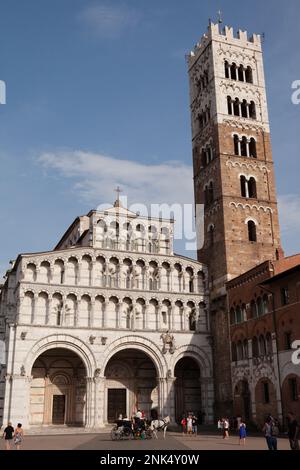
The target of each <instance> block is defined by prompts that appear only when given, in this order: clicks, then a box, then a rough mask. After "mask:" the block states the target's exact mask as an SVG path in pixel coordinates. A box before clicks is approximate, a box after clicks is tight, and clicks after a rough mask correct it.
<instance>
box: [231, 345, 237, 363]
mask: <svg viewBox="0 0 300 470" xmlns="http://www.w3.org/2000/svg"><path fill="white" fill-rule="evenodd" d="M231 360H232V362H236V361H237V348H236V344H235V343H232V345H231Z"/></svg>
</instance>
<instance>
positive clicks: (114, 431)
mask: <svg viewBox="0 0 300 470" xmlns="http://www.w3.org/2000/svg"><path fill="white" fill-rule="evenodd" d="M110 437H111V439H112V441H118V440H120V439H121V434H120V433H119V432H118V430H117V429H116V428H113V429H112V430H111V432H110Z"/></svg>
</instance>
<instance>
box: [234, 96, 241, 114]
mask: <svg viewBox="0 0 300 470" xmlns="http://www.w3.org/2000/svg"><path fill="white" fill-rule="evenodd" d="M233 114H234V115H235V116H239V115H240V102H239V99H238V98H236V99H235V100H234V102H233Z"/></svg>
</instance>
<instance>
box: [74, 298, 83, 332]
mask: <svg viewBox="0 0 300 470" xmlns="http://www.w3.org/2000/svg"><path fill="white" fill-rule="evenodd" d="M80 304H81V299H80V298H79V299H77V302H76V309H75V318H74V326H78V325H79V323H80Z"/></svg>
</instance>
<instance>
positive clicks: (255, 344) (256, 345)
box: [252, 336, 259, 357]
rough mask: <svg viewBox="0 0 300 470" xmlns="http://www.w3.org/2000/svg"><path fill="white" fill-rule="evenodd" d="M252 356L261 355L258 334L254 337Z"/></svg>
mask: <svg viewBox="0 0 300 470" xmlns="http://www.w3.org/2000/svg"><path fill="white" fill-rule="evenodd" d="M252 356H253V357H258V356H259V348H258V340H257V337H256V336H254V338H253V339H252Z"/></svg>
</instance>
